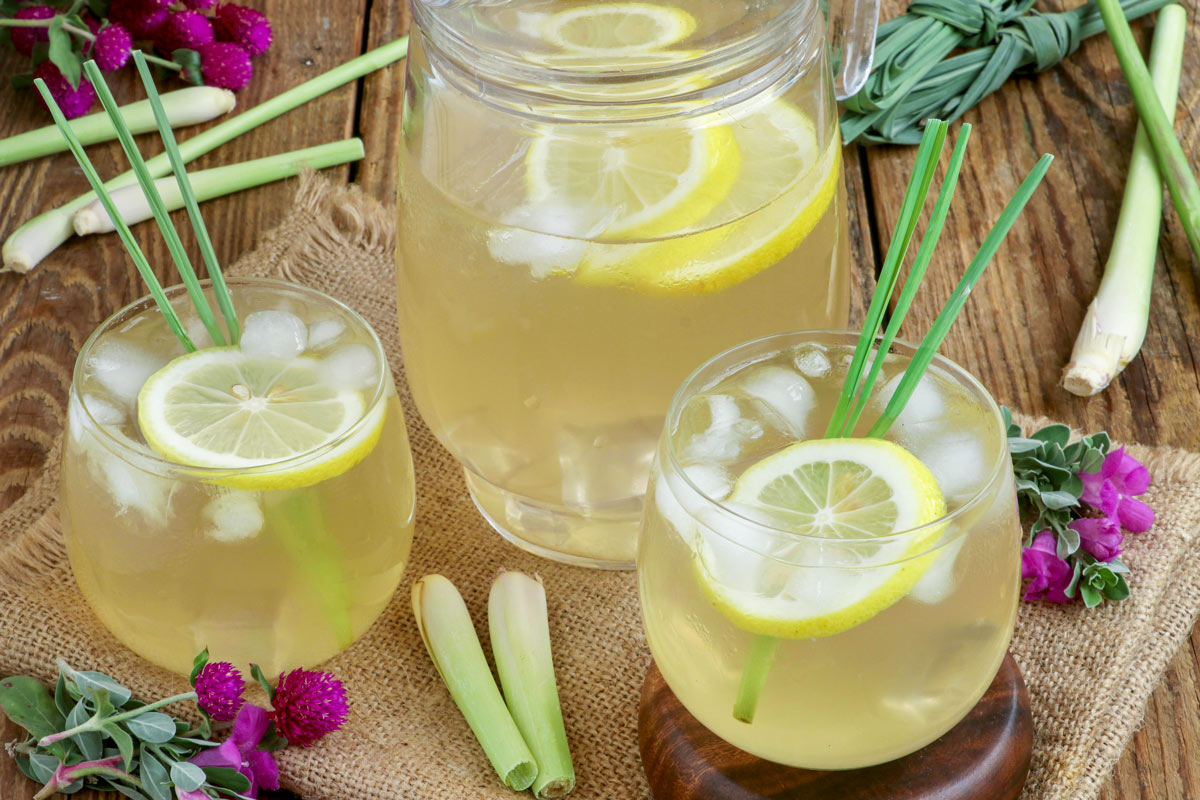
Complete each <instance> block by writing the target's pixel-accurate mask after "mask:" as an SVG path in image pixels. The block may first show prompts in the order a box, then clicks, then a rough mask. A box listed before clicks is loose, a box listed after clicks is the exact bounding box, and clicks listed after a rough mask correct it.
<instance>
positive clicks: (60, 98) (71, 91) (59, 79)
mask: <svg viewBox="0 0 1200 800" xmlns="http://www.w3.org/2000/svg"><path fill="white" fill-rule="evenodd" d="M33 77H34V78H41V79H42V80H43V81H45V82H46V88H47V89H49V90H50V96H51V97H53V98H54V102H56V103H58V107H59V108H60V109H62V112H63V116H64V117H66V118H67V119H74V118H75V117H81V116H83V115H84V114H86V113H87V112H88V110H89V109H90V108H91V107H92V103H93V102H95V100H96V90H95V89H94V88H93V87H92V84H91V83H89V82H88V79H87V78H80V79H79V86H77V87H76V86H72V85H71V82H70V81H68V80H67V79H66V77H64V76H63V74H62V73H61V72H59V70H58V67H56V66H54V64H52V63H50V62H49V61H43V62H42V63H41V64H38V65H37V68H36V69H35V70H34V71H33ZM39 99H40V95H39Z"/></svg>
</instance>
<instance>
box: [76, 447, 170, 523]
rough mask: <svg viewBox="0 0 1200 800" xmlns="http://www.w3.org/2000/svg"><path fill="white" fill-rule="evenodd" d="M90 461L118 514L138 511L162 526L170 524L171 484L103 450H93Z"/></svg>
mask: <svg viewBox="0 0 1200 800" xmlns="http://www.w3.org/2000/svg"><path fill="white" fill-rule="evenodd" d="M89 458H91V459H92V461H91V468H92V471H93V474H96V477H97V478H98V480H99V482H100V484H101V485H102V486H103V487H104V488H106V489H107V490H108V494H109V497H110V498H111V499H112V502H113V505H114V506H116V509H117V513H118V514H125V513H128V512H129V511H137V512H138V513H140V514H142V515H143V516H145V518H146V519H147V521H149V522H151V523H157V524H161V523H162V522H163V521H165V520H166V517H167V513H168V511H169V508H168V506H169V503H170V492H169V489H170V487H171V483H170V481H168V480H167V479H166V478H165V477H162V476H159V475H154V474H153V473H150V472H146V471H144V470H141V469H138V468H137V467H135V466H133V465H132V464H129V463H126V462H125V461H124V460H122V459H121V458H118V457H117V456H114V455H112V454H111V453H108V452H107V451H105V450H103V449H102V448H96V449H94V450H92V451H91V452H90V453H89ZM97 469H98V474H97Z"/></svg>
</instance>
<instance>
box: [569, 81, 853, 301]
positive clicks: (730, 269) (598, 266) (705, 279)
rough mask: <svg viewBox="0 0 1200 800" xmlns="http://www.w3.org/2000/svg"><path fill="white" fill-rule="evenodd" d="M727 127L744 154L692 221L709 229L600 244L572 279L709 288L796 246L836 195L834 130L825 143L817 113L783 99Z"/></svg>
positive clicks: (692, 290) (644, 287) (655, 290)
mask: <svg viewBox="0 0 1200 800" xmlns="http://www.w3.org/2000/svg"><path fill="white" fill-rule="evenodd" d="M729 127H730V129H731V131H732V133H733V136H734V139H735V141H736V145H737V148H738V150H739V151H740V152H741V153H742V155H743V157H742V163H741V167H740V170H739V173H738V175H737V180H736V181H735V182H734V183H733V185H732V186H731V187H730V189H729V191H728V192H727V193H726V195H725V197H724V198H723V199H722V201H721V202H720V203H718V204H716V205H714V206H713V207H712V209H711V210H710V211H709V213H708V215H707V216H706V217H705V218H703V219H700V220H697V221H696V222H695V223H694V224H693V226H692V227H693V228H704V229H705V230H701V231H699V232H697V233H685V234H684V235H682V236H677V237H674V238H668V239H665V240H663V241H659V242H653V243H648V244H644V245H640V246H629V245H608V244H603V243H601V244H596V245H594V246H592V247H590V248H589V249H588V251H587V254H586V255H585V257H584V259H583V263H582V264H581V265H580V266H579V268H578V269H577V270H576V271H575V279H576V280H577V281H579V282H580V283H585V284H588V285H595V286H624V287H627V288H630V289H634V290H637V291H640V292H644V293H648V294H662V295H689V294H704V293H709V292H716V291H720V290H722V289H724V288H726V287H728V286H732V285H734V284H736V283H740V282H741V281H744V280H746V279H747V278H750V277H753V276H754V275H757V274H758V273H759V272H762V271H763V270H765V269H767V268H768V267H770V266H772V265H774V264H775V263H777V262H778V261H779V260H780V259H782V258H783V257H784V256H786V255H787V254H788V253H790V252H792V251H793V250H795V249H796V248H797V247H799V246H800V244H801V242H803V241H804V239H805V238H806V237H807V236H808V235H809V234H810V233H811V232H812V231H813V229H814V228H815V227H816V226H817V223H819V222H820V221H821V219H822V218H823V217H824V216H825V213H826V211H827V210H828V209H829V207H830V204H831V203H832V202H833V201H834V198H835V197H836V195H837V187H838V183H839V181H840V180H841V174H842V171H841V143H840V141H839V139H838V137H837V136H836V135H835V136H833V137H832V138H831V139H830V140H829V141H828V142H826V143H824V145H823V146H822V142H821V136H820V135H819V134H818V132H817V130H816V128H815V126H814V125H813V123H812V120H810V119H809V118H808V116H806V115H805V114H803V113H802V112H801V111H799V110H798V109H797V108H796V107H795V106H793V105H791V104H790V103H787V102H786V101H783V100H776V101H773V102H771V103H769V104H767V105H766V106H765V107H763V108H761V109H759V110H756V111H753V112H750V113H747V114H744V115H742V116H741V117H740V118H739V119H737V120H735V121H734V122H733V124H731V125H730V126H729Z"/></svg>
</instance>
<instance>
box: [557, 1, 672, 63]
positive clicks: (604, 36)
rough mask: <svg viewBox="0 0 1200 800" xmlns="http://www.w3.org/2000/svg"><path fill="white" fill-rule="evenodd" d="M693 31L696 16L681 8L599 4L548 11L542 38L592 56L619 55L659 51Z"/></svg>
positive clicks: (633, 4)
mask: <svg viewBox="0 0 1200 800" xmlns="http://www.w3.org/2000/svg"><path fill="white" fill-rule="evenodd" d="M695 30H696V18H695V17H693V16H692V15H691V14H689V13H687V12H686V11H684V10H683V9H682V8H675V7H673V6H660V5H655V4H653V3H602V4H595V5H585V6H576V7H575V8H568V9H566V10H565V11H559V12H557V13H555V14H551V15H550V16H549V17H547V18H546V20H545V22H543V23H542V31H541V33H542V37H543V38H544V39H546V41H549V42H552V43H554V44H556V45H558V46H559V47H561V48H563V49H564V50H572V51H575V52H579V53H586V54H589V55H594V56H620V55H625V54H635V55H636V54H641V53H645V52H647V51H654V50H661V49H663V48H666V47H670V46H671V45H673V44H675V43H676V42H679V41H682V40H683V39H686V38H687V37H688V36H691V35H692V32H693V31H695Z"/></svg>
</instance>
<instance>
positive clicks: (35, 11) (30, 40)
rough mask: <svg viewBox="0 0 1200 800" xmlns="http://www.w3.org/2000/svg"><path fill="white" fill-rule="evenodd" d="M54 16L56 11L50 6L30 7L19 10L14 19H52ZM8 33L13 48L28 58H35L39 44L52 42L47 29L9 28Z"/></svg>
mask: <svg viewBox="0 0 1200 800" xmlns="http://www.w3.org/2000/svg"><path fill="white" fill-rule="evenodd" d="M53 16H54V9H53V8H51V7H50V6H29V7H28V8H22V9H18V10H17V13H16V14H13V19H50V18H51V17H53ZM8 31H9V36H11V37H12V43H13V47H15V48H17V52H18V53H20V54H21V55H23V56H25V57H26V58H30V57H31V56H33V48H34V47H35V46H36V45H37V43H38V42H48V41H50V33H49V31H47V29H46V28H9V29H8Z"/></svg>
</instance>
